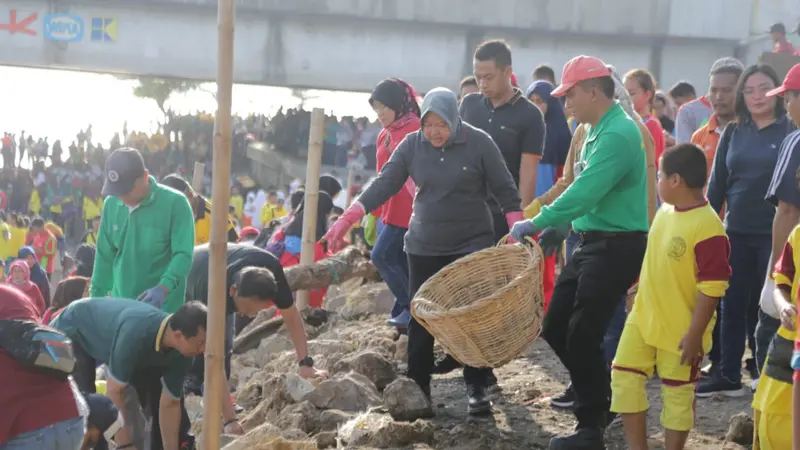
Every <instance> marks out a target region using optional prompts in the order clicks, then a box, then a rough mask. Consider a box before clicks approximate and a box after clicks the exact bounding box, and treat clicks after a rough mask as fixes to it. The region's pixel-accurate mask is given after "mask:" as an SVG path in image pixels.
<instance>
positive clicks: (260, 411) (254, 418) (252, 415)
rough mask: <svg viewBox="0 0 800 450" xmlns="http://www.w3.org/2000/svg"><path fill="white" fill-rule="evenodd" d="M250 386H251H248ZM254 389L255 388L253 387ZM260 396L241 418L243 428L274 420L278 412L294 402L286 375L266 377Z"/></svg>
mask: <svg viewBox="0 0 800 450" xmlns="http://www.w3.org/2000/svg"><path fill="white" fill-rule="evenodd" d="M248 388H251V386H248ZM253 389H254V390H255V389H256V388H253ZM260 389H261V398H263V400H262V401H261V402H260V403H259V404H258V405H257V406H256V407H255V409H253V410H252V411H250V412H248V414H247V415H246V416H245V417H244V419H243V420H242V426H244V428H245V429H251V428H255V427H258V426H259V425H261V424H263V423H264V422H274V421H275V419H277V416H278V413H280V412H281V411H282V410H283V408H285V407H286V406H287V405H291V404H293V403H295V400H294V399H293V398H292V395H291V393H290V392H289V383H288V382H287V375H286V374H283V375H274V376H272V377H270V378H268V379H267V381H265V382H264V383H263V384H262V385H261V386H260Z"/></svg>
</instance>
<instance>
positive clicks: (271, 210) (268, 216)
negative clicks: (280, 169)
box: [261, 191, 289, 228]
mask: <svg viewBox="0 0 800 450" xmlns="http://www.w3.org/2000/svg"><path fill="white" fill-rule="evenodd" d="M287 215H289V212H288V211H286V207H284V206H283V202H280V201H279V199H278V193H277V192H275V191H272V192H270V193H269V195H267V202H266V203H264V206H263V207H262V208H261V223H262V224H263V225H264V227H265V228H266V227H268V226H269V224H270V222H272V221H273V220H278V219H280V218H282V217H286V216H287Z"/></svg>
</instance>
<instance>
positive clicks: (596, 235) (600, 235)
mask: <svg viewBox="0 0 800 450" xmlns="http://www.w3.org/2000/svg"><path fill="white" fill-rule="evenodd" d="M632 237H647V232H646V231H583V232H578V238H579V239H580V240H581V242H586V241H600V240H603V239H618V238H632Z"/></svg>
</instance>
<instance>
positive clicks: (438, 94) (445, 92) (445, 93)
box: [420, 87, 461, 144]
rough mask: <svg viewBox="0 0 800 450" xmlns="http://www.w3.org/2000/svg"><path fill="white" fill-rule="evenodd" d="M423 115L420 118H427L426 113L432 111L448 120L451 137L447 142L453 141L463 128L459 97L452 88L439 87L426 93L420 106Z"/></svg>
mask: <svg viewBox="0 0 800 450" xmlns="http://www.w3.org/2000/svg"><path fill="white" fill-rule="evenodd" d="M420 109H421V110H422V115H421V116H420V119H425V115H427V114H428V113H430V112H432V113H434V114H436V115H438V116H439V117H441V118H442V119H444V121H445V122H447V126H448V127H449V128H450V138H449V139H448V140H447V143H448V144H449V143H450V142H452V141H453V139H454V138H455V137H456V133H457V132H458V130H459V129H460V128H461V117H460V116H459V115H458V97H457V96H456V94H455V93H454V92H453V91H451V90H450V89H447V88H443V87H438V88H435V89H432V90H430V91H429V92H428V93H427V94H425V98H423V99H422V105H421V106H420Z"/></svg>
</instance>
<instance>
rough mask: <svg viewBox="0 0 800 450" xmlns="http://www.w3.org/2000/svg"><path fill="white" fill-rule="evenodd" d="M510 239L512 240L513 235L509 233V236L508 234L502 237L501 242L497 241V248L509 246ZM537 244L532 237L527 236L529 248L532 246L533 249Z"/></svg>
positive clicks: (526, 241) (526, 240) (526, 242)
mask: <svg viewBox="0 0 800 450" xmlns="http://www.w3.org/2000/svg"><path fill="white" fill-rule="evenodd" d="M509 239H511V233H509V234H507V235H505V236H503V237H501V238H500V240H499V241H497V244H496V245H495V247H500V246H501V245H506V244H508V240H509ZM518 243H519V242H518ZM535 243H536V241H534V240H533V239H532V238H531V237H530V236H525V244H526V245H528V246H531V247H532V246H533V244H535Z"/></svg>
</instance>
